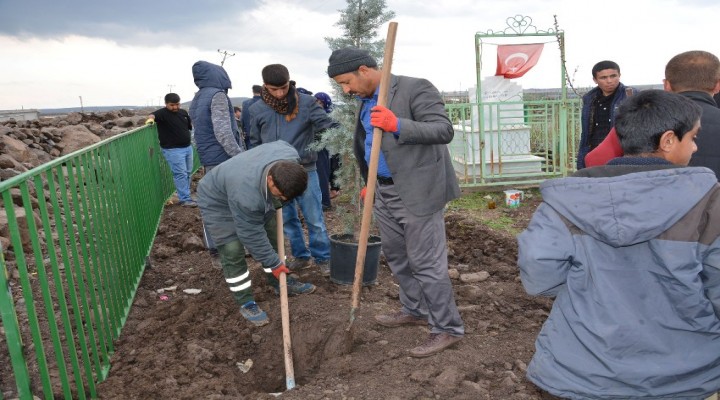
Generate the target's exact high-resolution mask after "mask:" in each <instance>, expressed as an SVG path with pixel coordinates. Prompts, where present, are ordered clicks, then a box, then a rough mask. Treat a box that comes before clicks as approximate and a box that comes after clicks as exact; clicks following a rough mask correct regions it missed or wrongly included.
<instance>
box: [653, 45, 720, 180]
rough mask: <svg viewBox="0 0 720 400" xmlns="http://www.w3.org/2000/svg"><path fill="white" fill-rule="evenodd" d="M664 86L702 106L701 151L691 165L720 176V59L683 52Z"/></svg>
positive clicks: (667, 69) (673, 61) (703, 53)
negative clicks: (718, 98) (716, 98)
mask: <svg viewBox="0 0 720 400" xmlns="http://www.w3.org/2000/svg"><path fill="white" fill-rule="evenodd" d="M663 85H664V87H665V90H667V91H670V92H675V93H679V94H681V95H683V96H685V97H688V98H690V99H691V100H693V101H694V102H696V103H697V104H698V105H700V107H702V110H703V112H702V117H700V126H701V128H700V133H699V134H698V136H697V140H696V142H697V147H698V150H697V152H696V153H695V154H693V156H692V158H691V159H690V166H694V167H707V168H710V169H711V170H713V172H715V175H716V176H718V177H720V108H718V107H717V104H716V103H715V101H714V100H713V95H714V94H715V93H717V92H718V91H720V60H718V58H717V56H715V55H714V54H712V53H709V52H707V51H702V50H692V51H686V52H684V53H680V54H678V55H676V56H675V57H673V58H671V59H670V61H668V63H667V65H666V66H665V79H664V80H663Z"/></svg>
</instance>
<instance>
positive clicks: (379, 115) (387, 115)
mask: <svg viewBox="0 0 720 400" xmlns="http://www.w3.org/2000/svg"><path fill="white" fill-rule="evenodd" d="M370 125H372V126H374V127H376V128H380V129H382V130H383V131H385V132H391V133H393V132H397V131H398V119H397V117H396V116H395V114H394V113H393V112H392V111H390V110H389V109H388V108H385V107H383V106H375V107H373V108H372V109H370Z"/></svg>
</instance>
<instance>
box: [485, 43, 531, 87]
mask: <svg viewBox="0 0 720 400" xmlns="http://www.w3.org/2000/svg"><path fill="white" fill-rule="evenodd" d="M542 49H543V44H542V43H532V44H511V45H499V46H498V54H497V69H496V71H495V75H496V76H503V77H505V78H506V79H513V78H519V77H521V76H523V75H525V73H527V72H528V71H529V70H530V69H531V68H532V67H534V66H535V65H536V64H537V62H538V60H539V59H540V54H542Z"/></svg>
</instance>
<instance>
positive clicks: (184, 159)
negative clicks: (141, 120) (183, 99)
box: [145, 93, 197, 207]
mask: <svg viewBox="0 0 720 400" xmlns="http://www.w3.org/2000/svg"><path fill="white" fill-rule="evenodd" d="M153 123H156V124H157V130H158V139H159V140H160V148H161V149H162V154H163V157H165V161H167V163H168V165H169V166H170V170H171V171H172V174H173V181H174V182H175V190H177V194H178V199H180V205H181V206H184V207H197V203H195V201H194V200H193V199H192V197H190V176H191V175H192V167H193V149H192V145H191V144H190V130H191V129H192V122H191V121H190V116H189V115H188V113H187V111H185V110H183V109H181V108H180V96H178V95H177V94H176V93H168V94H166V95H165V108H161V109H159V110H156V111H154V112H152V113H151V114H150V115H149V116H148V119H147V120H146V121H145V124H153Z"/></svg>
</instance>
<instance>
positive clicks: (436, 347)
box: [410, 333, 463, 357]
mask: <svg viewBox="0 0 720 400" xmlns="http://www.w3.org/2000/svg"><path fill="white" fill-rule="evenodd" d="M462 338H463V337H462V336H452V335H449V334H447V333H431V334H430V336H428V338H427V340H426V341H425V343H423V344H421V345H420V346H418V347H415V348H413V349H411V350H410V355H411V356H413V357H428V356H431V355H433V354H436V353H439V352H441V351H443V350H445V349H447V348H448V347H450V346H452V345H453V344H455V343H457V342H459V341H461V340H462Z"/></svg>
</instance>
